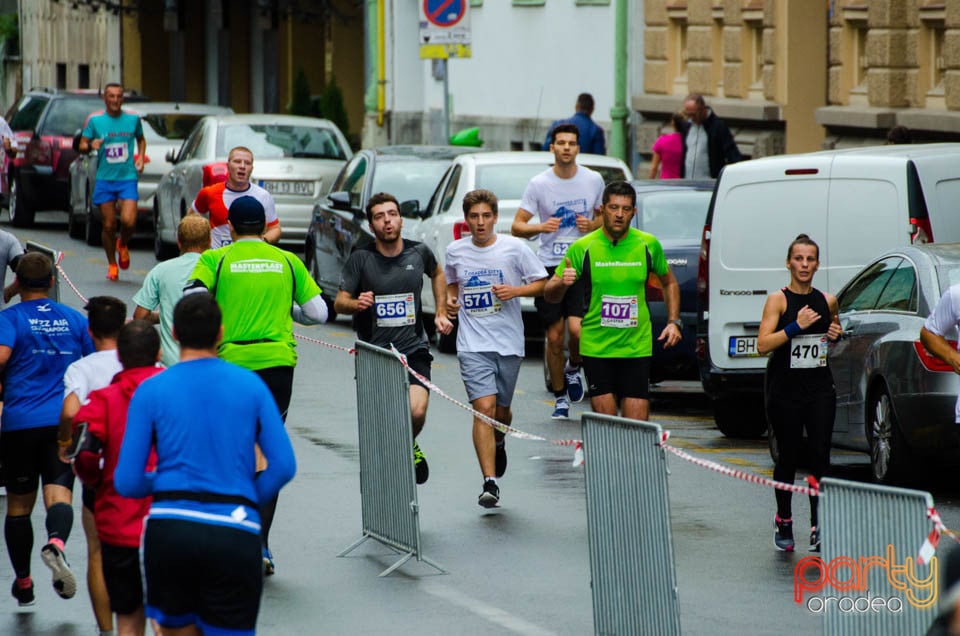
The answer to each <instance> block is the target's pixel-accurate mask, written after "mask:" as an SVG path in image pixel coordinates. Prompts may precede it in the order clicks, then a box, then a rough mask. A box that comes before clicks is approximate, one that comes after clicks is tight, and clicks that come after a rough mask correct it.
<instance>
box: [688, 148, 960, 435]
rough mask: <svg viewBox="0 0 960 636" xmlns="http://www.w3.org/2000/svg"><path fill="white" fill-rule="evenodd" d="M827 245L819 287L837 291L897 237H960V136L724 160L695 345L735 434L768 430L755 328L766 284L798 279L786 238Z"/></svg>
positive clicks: (719, 416) (899, 241)
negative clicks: (791, 275) (951, 140)
mask: <svg viewBox="0 0 960 636" xmlns="http://www.w3.org/2000/svg"><path fill="white" fill-rule="evenodd" d="M801 233H804V234H808V235H809V236H810V238H812V239H813V240H814V241H816V242H817V243H818V244H819V245H820V269H819V271H818V272H817V275H816V277H815V278H814V286H815V287H817V288H818V289H821V290H823V291H828V292H831V293H834V294H835V293H837V292H838V291H839V290H840V288H841V287H842V286H843V285H844V283H846V282H847V281H848V280H849V279H850V278H851V277H852V276H853V275H854V274H855V273H856V272H857V271H858V270H859V269H860V268H861V267H862V266H864V265H866V264H867V263H868V262H869V261H870V260H871V259H873V258H874V257H876V256H877V255H878V254H880V253H881V252H883V251H885V250H887V249H890V248H892V247H896V246H899V245H907V244H910V243H926V242H933V241H938V242H947V241H960V143H950V144H924V145H902V146H876V147H865V148H852V149H848V150H831V151H825V152H815V153H809V154H798V155H782V156H776V157H767V158H763V159H757V160H754V161H746V162H742V163H736V164H733V165H730V166H727V167H726V168H725V169H724V170H723V172H722V173H721V175H720V178H719V179H718V181H717V186H716V189H715V191H714V195H713V201H712V202H711V204H710V210H709V212H708V214H707V221H706V224H705V226H704V229H703V241H702V244H701V249H700V265H699V273H698V291H699V309H698V325H697V351H698V354H699V356H700V378H701V380H702V382H703V387H704V390H705V391H706V392H707V394H708V395H710V396H711V398H712V399H713V402H714V416H715V419H716V422H717V426H718V428H720V430H721V431H722V432H723V433H724V434H725V435H728V436H732V437H737V436H756V435H759V434H760V433H762V432H763V431H764V430H765V429H766V423H765V418H764V417H763V404H762V402H763V400H762V395H763V377H764V371H765V369H766V364H767V359H766V357H764V356H760V355H759V354H758V353H757V332H758V330H759V327H760V318H761V315H762V313H763V304H764V301H765V300H766V297H767V295H768V294H769V293H771V292H772V291H774V290H777V289H779V288H781V287H783V286H784V285H786V284H787V283H788V282H789V275H788V272H787V269H786V260H787V246H788V245H789V244H790V243H791V241H793V239H794V238H796V236H797V235H798V234H801Z"/></svg>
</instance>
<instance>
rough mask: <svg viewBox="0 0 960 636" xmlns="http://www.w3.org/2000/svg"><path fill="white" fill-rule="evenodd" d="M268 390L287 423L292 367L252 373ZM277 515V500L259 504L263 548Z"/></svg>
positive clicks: (268, 543)
mask: <svg viewBox="0 0 960 636" xmlns="http://www.w3.org/2000/svg"><path fill="white" fill-rule="evenodd" d="M254 373H256V374H257V375H259V376H260V379H261V380H263V382H264V383H265V384H266V385H267V388H268V389H270V393H271V394H272V395H273V401H274V402H276V403H277V408H278V409H280V417H281V419H283V422H284V423H286V422H287V410H288V409H289V408H290V397H291V395H292V394H293V367H270V368H267V369H258V370H257V371H254ZM276 513H277V498H276V497H274V498H273V499H271V500H270V501H268V502H267V503H263V504H260V528H261V530H260V536H261V537H262V539H263V545H264V547H268V546H269V545H270V528H271V527H273V517H274V515H275V514H276Z"/></svg>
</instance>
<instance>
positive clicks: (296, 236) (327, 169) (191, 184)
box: [154, 115, 353, 258]
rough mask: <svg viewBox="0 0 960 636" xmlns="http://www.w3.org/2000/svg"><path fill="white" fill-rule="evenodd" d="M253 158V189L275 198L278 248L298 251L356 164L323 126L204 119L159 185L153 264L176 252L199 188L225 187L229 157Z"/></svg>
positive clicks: (287, 119)
mask: <svg viewBox="0 0 960 636" xmlns="http://www.w3.org/2000/svg"><path fill="white" fill-rule="evenodd" d="M235 146H246V147H247V148H249V149H250V150H251V151H253V178H252V179H251V181H252V182H253V183H256V184H258V185H260V186H261V187H263V188H264V189H266V190H267V191H268V192H270V193H271V194H272V195H273V198H274V200H275V201H276V204H277V215H278V216H279V217H280V225H281V226H282V227H283V235H282V236H281V238H280V242H281V243H285V244H290V245H296V246H297V247H300V246H302V245H303V240H304V237H305V236H306V234H307V226H308V225H309V224H310V213H311V210H312V209H313V204H314V202H315V201H316V199H317V198H318V197H319V196H320V195H322V194H324V193H325V192H326V191H327V190H328V189H329V187H330V184H331V182H332V181H333V179H334V177H336V176H337V173H338V172H340V169H341V168H343V166H344V164H345V163H346V162H347V160H348V159H349V158H350V157H351V156H353V153H352V152H351V151H350V146H349V144H347V140H346V138H344V136H343V133H341V132H340V129H339V128H337V126H336V125H335V124H334V123H333V122H331V121H328V120H326V119H317V118H315V117H297V116H294V115H228V116H214V117H204V118H203V119H201V120H200V121H199V122H198V123H197V125H196V127H194V129H193V132H191V133H190V136H189V137H187V140H186V141H184V142H183V146H182V147H181V148H180V152H179V153H177V154H176V156H174V155H173V154H172V153H171V154H170V155H168V157H167V159H168V161H170V162H171V163H173V168H171V169H170V171H169V172H168V173H167V174H166V175H165V176H164V177H163V179H161V180H160V184H159V185H158V186H157V196H156V199H155V201H156V204H155V211H154V216H155V219H156V228H157V231H156V240H155V242H154V251H155V252H156V255H157V258H164V257H166V256H170V255H172V254H173V253H175V251H176V240H177V225H178V224H179V223H180V219H182V218H183V217H184V215H185V214H186V213H187V212H188V211H189V210H190V207H191V206H192V205H193V200H194V199H195V198H196V196H197V193H198V192H199V191H200V188H202V187H204V186H208V185H212V184H213V183H216V182H218V181H223V180H224V179H226V174H227V164H226V161H227V153H228V152H229V151H230V149H231V148H233V147H235Z"/></svg>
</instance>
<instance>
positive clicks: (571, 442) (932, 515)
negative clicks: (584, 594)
mask: <svg viewBox="0 0 960 636" xmlns="http://www.w3.org/2000/svg"><path fill="white" fill-rule="evenodd" d="M62 260H63V253H61V254H60V258H59V259H58V260H57V263H56V268H57V272H59V274H60V277H61V278H62V279H63V280H64V281H66V283H67V285H69V287H70V289H72V290H73V292H74V293H75V294H76V295H77V297H78V298H79V299H80V300H81V301H83V303H84V304H86V302H87V299H86V298H84V296H83V294H81V293H80V290H79V289H77V287H76V285H74V284H73V281H71V280H70V277H69V276H68V275H67V272H66V271H65V270H64V269H63V267H61V266H60V261H62ZM293 336H294V337H295V338H298V339H300V340H303V341H304V342H310V343H313V344H316V345H320V346H322V347H327V348H329V349H334V350H336V351H342V352H344V353H347V354H350V355H356V353H357V351H356V349H353V348H350V347H343V346H340V345H336V344H333V343H330V342H325V341H323V340H319V339H317V338H311V337H309V336H304V335H302V334H298V333H294V334H293ZM390 350H391V352H392V353H393V354H394V355H395V356H396V357H397V359H398V360H400V363H401V364H402V365H403V368H404V369H406V370H407V372H408V373H409V374H410V375H412V376H413V377H415V378H417V379H418V380H419V381H420V382H422V383H423V385H424V386H426V387H427V388H428V389H429V390H430V391H433V392H434V393H436V394H437V395H439V396H440V397H442V398H444V399H445V400H447V401H449V402H452V403H453V404H455V405H457V406H459V407H460V408H461V409H463V410H465V411H467V412H469V413H471V414H472V415H474V416H475V417H477V418H478V419H480V420H481V421H483V422H484V423H486V424H488V425H489V426H492V427H493V428H494V429H496V430H498V431H500V432H502V433H504V434H505V435H510V436H511V437H516V438H518V439H525V440H533V441H539V442H547V443H548V444H553V445H556V446H573V447H574V459H573V465H574V466H581V465H583V442H582V441H581V440H578V439H565V440H552V439H548V438H546V437H543V436H541V435H535V434H533V433H527V432H524V431H521V430H520V429H517V428H514V427H512V426H509V425H507V424H504V423H503V422H498V421H497V420H495V419H494V418H492V417H489V416H488V415H485V414H484V413H481V412H479V411H476V410H474V409H473V408H472V407H471V406H470V405H468V404H464V403H463V402H461V401H459V400H457V399H456V398H454V397H452V396H451V395H449V394H447V393H446V392H444V391H443V389H441V388H440V387H438V386H437V385H436V384H434V383H433V382H431V381H430V380H428V379H427V378H425V377H424V376H422V375H420V374H419V373H417V372H416V371H415V370H413V369H412V368H411V367H410V365H409V364H407V358H406V356H404V355H403V354H402V353H400V352H399V351H397V349H396V348H395V347H393V346H392V345H391V346H390ZM669 437H670V432H669V431H664V432H663V434H662V436H661V440H660V446H661V447H663V449H664V450H666V451H669V452H670V453H672V454H673V455H675V456H677V457H679V458H680V459H682V460H684V461H687V462H690V463H692V464H694V465H696V466H700V467H702V468H707V469H709V470H712V471H715V472H718V473H720V474H722V475H727V476H728V477H733V478H735V479H740V480H742V481H746V482H750V483H754V484H759V485H761V486H767V487H769V488H774V489H776V490H784V491H787V492H792V493H796V494H801V495H808V496H811V497H817V496H819V495H820V488H819V484H818V483H817V480H816V479H815V478H814V477H813V476H812V475H811V476H808V477H807V482H808V484H809V486H797V485H796V484H787V483H784V482H781V481H776V480H774V479H769V478H767V477H761V476H760V475H756V474H754V473H750V472H747V471H744V470H738V469H736V468H730V467H729V466H724V465H723V464H719V463H717V462H714V461H710V460H706V459H700V458H699V457H694V456H693V455H691V454H689V453H687V452H685V451H682V450H680V449H679V448H676V447H674V446H671V445H670V444H668V443H667V439H668V438H669ZM927 518H928V519H929V520H930V522H931V523H932V524H933V530H931V531H930V534H929V535H927V538H926V539H925V540H924V542H923V545H921V546H920V550H919V552H918V555H917V562H918V563H921V564H926V563H929V562H930V559H931V558H932V557H933V555H934V554H935V553H936V550H937V545H938V544H939V542H940V537H941V536H942V535H944V534H946V535H947V536H949V537H950V538H951V539H953V540H954V541H956V542H957V543H960V534H958V533H956V532H954V531H953V530H950V529H949V528H947V527H946V526H945V525H944V524H943V521H942V520H941V519H940V515H939V513H937V511H936V509H935V508H929V509H928V510H927Z"/></svg>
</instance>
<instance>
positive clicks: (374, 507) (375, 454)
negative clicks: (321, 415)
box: [337, 341, 445, 576]
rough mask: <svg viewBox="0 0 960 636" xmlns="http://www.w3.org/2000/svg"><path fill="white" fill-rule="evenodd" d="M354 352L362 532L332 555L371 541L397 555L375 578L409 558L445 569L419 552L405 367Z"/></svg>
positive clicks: (372, 350)
mask: <svg viewBox="0 0 960 636" xmlns="http://www.w3.org/2000/svg"><path fill="white" fill-rule="evenodd" d="M356 351H357V355H356V377H357V424H358V428H359V433H360V498H361V510H362V512H363V536H362V537H361V538H360V539H359V540H357V541H355V542H354V543H353V544H351V545H350V546H349V547H348V548H347V549H345V550H344V551H343V552H341V553H340V554H338V555H337V556H340V557H342V556H345V555H346V554H348V553H349V552H350V551H352V550H353V549H354V548H356V547H357V546H359V545H360V544H361V543H363V542H364V541H366V540H367V539H375V540H376V541H379V542H380V543H382V544H384V545H386V546H388V547H390V548H392V549H393V550H395V551H397V552H398V553H400V554H402V555H403V556H402V557H401V558H400V560H399V561H397V562H396V563H394V564H393V565H391V566H390V567H389V568H387V569H386V570H384V571H383V572H381V573H380V576H387V575H388V574H390V573H391V572H393V571H394V570H396V569H397V568H399V567H400V566H401V565H403V564H404V563H406V562H407V561H409V560H410V559H411V558H412V557H414V556H415V557H416V558H417V561H423V562H425V563H427V564H429V565H431V566H433V567H435V568H436V569H438V570H440V571H441V572H445V570H444V569H443V568H441V567H440V566H439V565H437V564H436V563H434V562H433V561H431V560H430V559H428V558H426V557H425V556H423V551H422V548H421V545H420V518H419V513H420V507H419V505H418V503H417V485H416V477H415V473H414V466H413V431H412V429H411V423H410V389H409V380H408V379H407V371H406V370H405V369H404V368H403V365H402V364H401V363H400V361H399V360H398V359H397V358H396V357H395V356H394V355H393V354H392V353H391V352H389V351H387V350H386V349H381V348H380V347H375V346H373V345H370V344H367V343H365V342H359V341H358V342H357V344H356Z"/></svg>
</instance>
